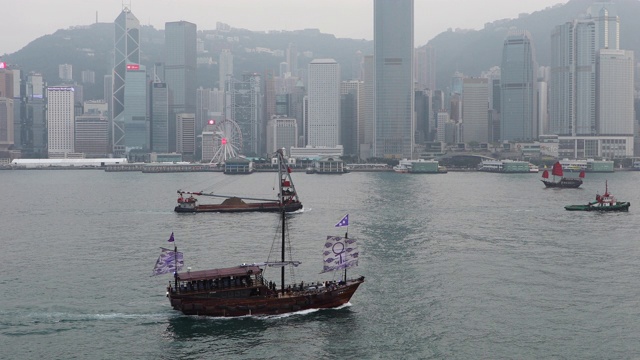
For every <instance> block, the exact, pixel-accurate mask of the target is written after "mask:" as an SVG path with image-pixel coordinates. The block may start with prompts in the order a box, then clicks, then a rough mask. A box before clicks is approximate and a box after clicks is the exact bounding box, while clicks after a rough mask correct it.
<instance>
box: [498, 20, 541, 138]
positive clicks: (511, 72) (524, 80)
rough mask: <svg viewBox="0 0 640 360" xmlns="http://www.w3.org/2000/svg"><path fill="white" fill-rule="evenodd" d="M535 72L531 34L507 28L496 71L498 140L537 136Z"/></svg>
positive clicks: (536, 68)
mask: <svg viewBox="0 0 640 360" xmlns="http://www.w3.org/2000/svg"><path fill="white" fill-rule="evenodd" d="M537 72H538V66H537V65H536V61H535V50H534V47H533V44H532V42H531V35H529V33H528V32H527V31H517V30H512V31H510V32H509V34H507V38H506V39H505V40H504V46H503V48H502V65H501V71H500V77H501V78H500V97H501V99H500V106H501V108H500V139H501V140H533V139H537V138H538V124H537V122H536V121H537V115H536V111H537V107H536V105H535V99H536V84H537V79H538V78H537Z"/></svg>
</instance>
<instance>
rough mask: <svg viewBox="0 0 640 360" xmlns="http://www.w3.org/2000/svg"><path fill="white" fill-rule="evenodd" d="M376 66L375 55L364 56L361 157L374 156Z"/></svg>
mask: <svg viewBox="0 0 640 360" xmlns="http://www.w3.org/2000/svg"><path fill="white" fill-rule="evenodd" d="M374 77H375V67H374V62H373V55H365V56H364V57H363V58H362V122H361V123H360V124H359V129H358V134H359V141H360V144H359V148H360V154H359V155H360V158H361V159H364V160H366V159H368V158H370V157H373V142H374V141H373V139H374V136H375V129H374V128H375V117H374V113H375V111H374V110H373V102H374V85H375V79H374Z"/></svg>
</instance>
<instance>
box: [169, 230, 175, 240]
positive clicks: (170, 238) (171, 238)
mask: <svg viewBox="0 0 640 360" xmlns="http://www.w3.org/2000/svg"><path fill="white" fill-rule="evenodd" d="M167 241H168V242H174V241H175V239H174V238H173V231H172V232H171V236H169V240H167Z"/></svg>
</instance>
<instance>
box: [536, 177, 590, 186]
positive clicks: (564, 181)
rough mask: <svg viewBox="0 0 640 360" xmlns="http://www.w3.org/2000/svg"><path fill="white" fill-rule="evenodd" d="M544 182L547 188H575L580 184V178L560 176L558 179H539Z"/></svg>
mask: <svg viewBox="0 0 640 360" xmlns="http://www.w3.org/2000/svg"><path fill="white" fill-rule="evenodd" d="M540 181H542V183H544V186H546V187H548V188H561V189H577V188H579V187H580V185H582V180H580V179H566V178H562V179H560V181H557V182H555V181H549V180H540Z"/></svg>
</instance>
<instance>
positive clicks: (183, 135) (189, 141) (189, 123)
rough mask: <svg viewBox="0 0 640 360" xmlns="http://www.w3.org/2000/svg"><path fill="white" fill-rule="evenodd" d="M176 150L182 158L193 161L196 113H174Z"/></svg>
mask: <svg viewBox="0 0 640 360" xmlns="http://www.w3.org/2000/svg"><path fill="white" fill-rule="evenodd" d="M176 151H177V152H178V153H180V154H182V156H183V159H184V160H187V161H193V160H194V156H195V152H196V115H195V114H187V113H180V114H176Z"/></svg>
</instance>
